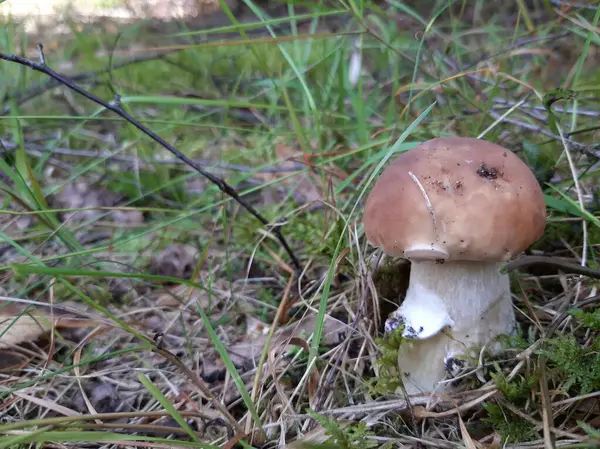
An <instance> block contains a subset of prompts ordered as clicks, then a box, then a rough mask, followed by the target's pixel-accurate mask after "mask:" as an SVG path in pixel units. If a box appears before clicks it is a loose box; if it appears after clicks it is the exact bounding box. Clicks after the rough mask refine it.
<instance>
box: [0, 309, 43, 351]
mask: <svg viewBox="0 0 600 449" xmlns="http://www.w3.org/2000/svg"><path fill="white" fill-rule="evenodd" d="M22 312H23V309H22V308H20V307H19V306H18V305H17V304H16V303H9V304H7V305H2V308H1V309H0V348H9V347H11V346H15V345H18V344H20V343H24V342H26V341H36V340H37V339H39V338H40V337H41V336H42V335H44V334H45V333H46V332H48V331H49V330H50V329H52V322H51V321H50V319H49V318H48V317H47V316H45V315H44V314H43V313H41V312H40V311H39V310H31V309H30V310H28V311H27V312H26V313H23V314H22V315H20V314H21V313H22Z"/></svg>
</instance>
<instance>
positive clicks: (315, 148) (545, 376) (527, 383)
mask: <svg viewBox="0 0 600 449" xmlns="http://www.w3.org/2000/svg"><path fill="white" fill-rule="evenodd" d="M273 3H276V2H270V3H268V2H265V1H264V0H263V1H254V2H253V1H251V0H248V1H246V2H245V4H244V5H240V4H238V3H236V2H234V1H218V2H216V4H218V7H219V8H222V9H221V10H218V11H217V10H216V9H214V5H215V2H210V1H203V2H197V3H196V4H195V6H194V7H193V8H201V10H198V9H193V8H191V11H192V12H191V13H190V14H187V10H186V12H185V14H184V13H183V12H182V11H183V10H182V9H178V8H175V7H171V6H169V7H168V8H164V3H161V4H160V5H158V4H157V5H155V7H153V8H152V9H151V14H149V15H144V14H142V12H140V11H141V10H135V8H134V11H133V12H132V10H131V9H127V8H118V7H117V6H118V5H117V3H116V2H113V3H108V2H104V3H100V2H98V3H92V2H89V3H88V2H83V1H82V2H79V3H78V4H75V5H76V7H74V8H68V9H67V10H66V11H65V10H63V11H62V12H60V13H59V14H58V15H49V14H51V11H50V9H48V10H45V11H42V15H43V16H44V17H43V20H40V19H39V17H37V18H35V20H34V17H33V15H32V14H31V13H30V11H31V10H25V9H24V7H25V5H29V7H35V3H34V2H29V3H28V2H14V1H11V0H9V1H8V2H4V3H2V4H0V15H1V14H2V13H6V12H7V10H8V8H7V5H8V6H10V5H11V4H12V5H13V6H14V9H13V12H14V16H13V17H5V18H4V19H2V20H4V22H3V24H2V27H1V28H0V80H2V82H1V83H0V98H2V102H0V151H2V152H3V157H2V159H1V160H0V198H1V199H2V205H1V207H0V289H1V291H0V447H10V448H29V447H52V448H59V447H60V448H65V447H68V448H80V447H86V448H87V447H90V448H96V447H97V448H100V447H102V448H111V449H112V448H123V447H156V448H158V447H161V448H175V447H199V448H216V447H221V448H234V447H255V448H259V447H260V448H267V447H268V448H275V447H277V448H291V449H294V448H295V449H299V448H302V447H323V448H325V447H340V448H346V449H349V448H366V447H385V448H392V447H404V446H408V447H435V448H441V449H446V448H448V449H453V448H458V447H467V448H468V449H474V448H477V449H480V448H484V447H486V448H487V447H489V448H496V447H497V448H500V447H507V448H517V447H518V448H548V449H549V448H551V447H561V448H588V447H589V448H592V447H598V446H599V445H600V432H598V430H597V429H598V428H600V338H598V335H599V333H600V307H598V305H599V304H600V292H599V291H598V290H599V289H598V287H599V284H600V280H599V279H600V263H599V262H598V258H599V257H600V188H599V186H600V163H599V159H600V145H599V142H600V126H599V125H598V119H599V117H600V101H599V99H600V24H599V22H600V8H598V4H597V3H596V4H593V3H591V2H590V3H586V4H579V3H577V4H572V5H571V4H567V3H566V2H562V3H561V2H560V1H554V0H547V1H545V0H544V1H542V0H539V1H524V0H517V1H514V2H513V1H510V2H503V3H502V4H499V2H498V4H497V5H493V6H492V3H494V2H481V1H468V0H465V1H464V2H454V1H438V2H414V1H413V2H411V1H408V2H397V1H394V0H390V1H387V2H381V1H373V2H369V1H349V2H341V1H329V2H322V1H316V0H314V1H312V0H307V1H303V2H298V3H299V4H298V5H293V4H291V3H290V4H283V3H282V2H280V3H278V4H276V5H273ZM32 5H33V6H32ZM90 5H92V6H90ZM116 5H117V6H116ZM43 7H44V8H50V5H49V4H48V3H47V2H43ZM77 7H80V8H79V9H77ZM96 7H98V8H108V9H107V10H110V8H112V11H113V12H115V11H116V12H115V13H114V14H113V15H112V16H111V15H110V14H106V13H102V14H100V15H99V16H97V15H96V14H97V9H95V8H96ZM86 8H89V9H86ZM161 8H162V9H161ZM202 8H205V9H202ZM105 11H106V10H105ZM125 11H129V12H127V13H126V12H125ZM135 11H137V12H135ZM161 11H162V12H161ZM209 12H210V13H209ZM52 14H53V13H52ZM182 14H183V15H182ZM23 19H29V22H27V21H23ZM39 43H41V44H43V61H44V62H45V64H46V66H41V67H40V66H36V68H37V69H41V70H42V71H44V70H46V69H47V68H50V69H52V70H55V71H56V72H58V73H59V74H61V75H64V76H66V77H67V78H68V79H69V80H70V81H68V84H69V83H70V85H64V84H61V83H59V82H56V80H51V79H50V78H49V77H48V73H41V72H40V70H37V71H34V70H31V68H29V67H26V66H25V65H22V64H18V63H15V62H10V61H9V60H7V59H10V58H9V57H7V56H8V55H20V56H24V57H27V58H30V59H31V60H32V61H34V62H36V63H38V62H40V53H39V48H38V47H37V44H39ZM21 62H24V61H21ZM30 65H31V64H30ZM46 72H48V70H46ZM77 89H79V90H77ZM81 89H83V91H82V90H81ZM86 92H89V93H91V94H92V95H93V96H94V100H98V101H90V97H89V96H88V98H85V96H84V95H82V93H86ZM117 95H118V97H117ZM115 98H118V100H119V101H118V103H111V102H112V101H113V100H114V99H115ZM102 102H105V103H104V105H103V104H102ZM108 103H110V104H109V105H108V106H110V107H111V108H112V111H110V110H106V108H105V106H107V104H108ZM124 115H125V116H130V117H132V118H133V119H134V120H136V125H135V126H134V125H132V124H131V123H130V122H128V121H126V120H125V119H124V118H123V116H124ZM152 133H154V134H152ZM149 134H151V135H149ZM445 135H448V136H449V135H458V136H469V137H479V138H484V139H486V140H489V141H492V142H496V143H498V144H500V145H503V146H504V147H506V148H508V149H510V150H512V151H514V152H515V153H516V154H517V155H518V156H519V157H520V158H522V160H524V161H525V162H526V163H527V164H528V165H529V166H530V167H531V169H532V171H533V172H534V174H535V176H536V178H537V179H538V181H539V183H540V186H541V187H542V188H543V190H544V194H545V199H546V206H547V225H546V229H545V233H544V236H543V238H541V239H540V240H539V241H538V242H536V243H535V244H533V245H532V246H531V248H529V249H528V250H527V252H526V256H528V257H530V256H540V257H543V259H536V260H537V261H538V263H535V264H532V265H525V264H521V265H520V266H519V267H518V269H514V270H511V271H510V272H509V274H510V278H511V286H512V292H513V303H514V307H515V311H516V315H517V319H518V322H519V333H518V334H517V335H514V336H511V337H510V338H505V339H503V340H502V341H503V349H502V351H501V352H500V353H499V354H490V353H488V352H485V351H482V352H481V353H480V354H478V355H477V356H476V357H474V358H473V359H472V360H470V361H471V362H472V363H471V364H469V365H467V367H466V368H465V371H464V372H463V373H462V374H461V375H460V376H459V378H458V379H456V380H454V381H453V382H452V390H451V391H450V392H449V393H448V394H445V395H440V396H433V397H430V396H428V395H420V396H414V397H410V398H407V397H406V396H405V395H403V394H401V393H399V392H398V391H396V390H395V388H393V387H391V386H393V381H394V380H395V376H396V374H397V373H396V372H395V371H394V370H396V369H397V367H395V366H393V364H391V363H390V356H391V357H392V358H393V356H394V351H395V349H397V348H393V347H390V342H389V341H385V340H384V339H383V322H384V321H385V318H386V317H387V314H388V313H389V312H391V311H392V310H394V309H395V308H396V307H397V306H398V303H399V302H400V301H401V299H402V297H403V294H404V293H405V291H406V288H407V284H408V276H409V271H410V264H409V263H407V262H405V261H403V260H401V259H394V258H384V259H381V258H380V256H381V252H380V251H379V250H377V249H375V248H373V247H372V246H370V245H369V244H368V242H367V240H366V237H365V235H364V229H363V227H362V213H363V208H364V202H365V198H366V196H367V194H368V192H369V190H370V188H371V187H372V185H373V183H374V182H375V180H376V178H377V175H378V174H379V173H380V172H381V170H382V169H383V168H384V167H385V164H386V161H388V160H393V158H394V155H395V154H399V153H401V152H403V151H407V150H409V149H411V148H413V147H415V146H416V145H418V144H419V143H420V142H423V141H425V140H427V139H431V138H433V137H438V136H445ZM159 139H163V142H162V143H161V142H159V141H158V140H159ZM182 157H183V158H184V159H185V158H188V159H189V160H191V161H193V162H194V163H195V165H196V166H197V167H201V169H202V170H203V171H204V173H205V174H204V175H203V174H201V173H199V171H198V170H196V169H194V168H193V167H191V166H190V165H189V164H188V163H186V162H185V161H184V160H182ZM207 175H208V176H207ZM210 178H212V180H211V179H210ZM219 180H224V181H225V182H226V185H224V184H223V183H221V181H219ZM229 187H231V188H232V189H233V190H235V192H237V194H238V197H237V199H235V198H232V195H231V194H228V193H227V192H229V193H231V190H229ZM525 212H526V211H524V213H525ZM283 240H285V243H286V245H287V246H288V248H287V249H286V247H285V245H284V244H283ZM518 260H521V259H518ZM532 260H533V259H532ZM540 260H542V261H543V262H544V263H539V261H540ZM310 444H314V445H315V446H310ZM317 444H318V445H321V446H316V445H317ZM326 444H329V446H327V445H326Z"/></svg>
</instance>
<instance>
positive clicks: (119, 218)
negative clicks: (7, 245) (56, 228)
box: [50, 181, 144, 225]
mask: <svg viewBox="0 0 600 449" xmlns="http://www.w3.org/2000/svg"><path fill="white" fill-rule="evenodd" d="M120 200H121V197H120V195H117V194H116V193H114V192H111V191H109V190H107V189H103V188H95V187H92V186H90V185H89V184H88V183H86V182H85V181H77V182H75V183H73V184H69V185H67V186H66V187H65V188H64V189H62V191H61V192H59V193H58V194H56V195H55V196H54V197H52V198H51V199H50V203H51V205H52V206H53V207H56V208H60V209H79V208H102V207H116V206H117V205H118V204H119V201H120ZM60 218H61V220H63V221H69V222H76V223H78V222H88V221H91V220H95V219H98V218H102V219H103V220H104V221H114V222H115V223H118V224H121V225H127V224H139V223H142V222H143V221H144V216H143V214H142V212H141V211H138V210H113V211H107V210H102V209H88V210H80V211H68V212H62V213H60Z"/></svg>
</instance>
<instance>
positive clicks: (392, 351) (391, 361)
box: [369, 326, 410, 395]
mask: <svg viewBox="0 0 600 449" xmlns="http://www.w3.org/2000/svg"><path fill="white" fill-rule="evenodd" d="M403 330H404V326H399V327H398V328H396V329H395V330H394V332H392V333H390V334H388V335H386V336H385V337H384V338H378V339H376V340H375V342H376V343H377V345H378V347H379V350H380V356H379V357H378V359H377V361H376V364H377V366H378V367H379V376H378V377H377V378H374V379H371V382H370V384H369V386H370V388H371V390H372V392H373V393H375V394H379V395H385V394H387V393H393V392H395V391H396V390H397V389H398V388H403V383H402V376H401V373H400V370H399V369H398V350H399V349H400V345H402V344H410V342H408V341H406V339H405V338H404V337H403V336H402V332H403Z"/></svg>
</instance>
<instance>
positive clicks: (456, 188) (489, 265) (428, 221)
mask: <svg viewBox="0 0 600 449" xmlns="http://www.w3.org/2000/svg"><path fill="white" fill-rule="evenodd" d="M363 224H364V230H365V234H366V236H367V240H368V242H369V243H370V244H371V245H372V246H374V247H380V248H381V249H382V250H383V251H384V252H385V253H386V254H388V255H390V256H393V257H402V258H405V259H408V260H410V263H411V267H410V281H409V287H408V290H407V292H406V296H405V299H404V301H403V302H402V304H401V305H400V307H399V308H398V309H397V310H396V311H394V312H393V313H392V314H390V316H389V317H388V319H387V320H386V322H385V332H386V333H389V332H392V331H394V330H396V329H398V328H399V327H400V326H403V330H402V336H403V337H404V338H405V339H408V340H410V342H409V343H411V344H408V345H405V344H402V345H401V346H400V350H399V354H398V367H399V370H400V372H401V373H402V380H403V384H404V388H405V389H406V392H407V393H408V394H414V393H430V392H432V391H438V392H443V391H444V389H445V388H444V385H445V384H446V383H442V384H440V383H439V382H440V381H442V380H444V378H445V377H446V375H447V373H448V371H450V372H452V371H453V370H454V369H455V368H456V367H457V366H458V367H460V365H461V364H463V363H464V362H463V361H461V360H460V359H461V358H464V356H465V355H468V354H469V350H470V349H472V348H480V347H483V346H486V347H487V349H488V350H490V352H492V353H493V352H495V351H497V350H498V349H499V345H498V344H497V342H495V341H494V340H495V339H496V337H498V336H499V335H501V334H508V335H510V334H512V333H514V331H515V330H516V319H515V313H514V310H513V308H512V303H511V292H510V284H509V279H508V275H507V274H505V273H502V271H501V269H502V264H503V262H505V261H507V260H509V259H510V258H512V257H513V256H515V255H516V254H518V253H520V252H522V251H523V250H524V249H526V248H527V247H528V246H530V245H531V244H532V243H534V242H535V241H536V240H537V239H539V238H540V237H541V236H542V234H543V232H544V229H545V224H546V209H545V201H544V196H543V193H542V190H541V188H540V185H539V183H538V182H537V180H536V178H535V176H534V175H533V173H532V172H531V170H530V169H529V167H528V166H527V165H526V164H525V163H524V162H523V161H521V159H519V157H518V156H516V155H515V154H514V153H513V152H511V151H509V150H507V149H505V148H503V147H501V146H499V145H496V144H494V143H491V142H487V141H484V140H480V139H475V138H463V137H441V138H435V139H432V140H429V141H426V142H424V143H422V144H420V145H418V146H417V147H415V148H413V149H412V150H409V151H407V152H405V153H402V154H401V155H400V156H399V157H398V158H397V159H396V160H395V161H394V162H393V163H392V164H390V165H389V166H388V167H387V168H386V169H385V170H384V171H383V172H382V174H381V176H380V177H379V179H378V180H377V182H376V183H375V185H374V186H373V188H372V190H371V192H370V194H369V196H368V198H367V200H366V205H365V210H364V217H363ZM436 387H437V388H436Z"/></svg>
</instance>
